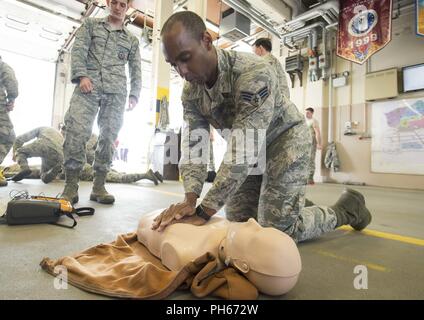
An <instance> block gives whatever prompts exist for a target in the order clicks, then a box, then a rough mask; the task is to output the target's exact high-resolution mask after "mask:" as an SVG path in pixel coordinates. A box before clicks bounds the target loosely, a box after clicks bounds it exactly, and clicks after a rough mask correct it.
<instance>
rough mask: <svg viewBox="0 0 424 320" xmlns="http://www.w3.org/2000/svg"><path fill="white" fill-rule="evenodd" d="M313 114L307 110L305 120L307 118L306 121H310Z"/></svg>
mask: <svg viewBox="0 0 424 320" xmlns="http://www.w3.org/2000/svg"><path fill="white" fill-rule="evenodd" d="M313 115H314V114H313V113H312V112H311V111H309V110H307V111H306V118H308V119H312V116H313Z"/></svg>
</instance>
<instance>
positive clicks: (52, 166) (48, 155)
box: [16, 139, 63, 181]
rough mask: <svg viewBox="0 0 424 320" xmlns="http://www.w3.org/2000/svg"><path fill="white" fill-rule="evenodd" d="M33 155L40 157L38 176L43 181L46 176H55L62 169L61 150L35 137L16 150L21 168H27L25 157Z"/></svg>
mask: <svg viewBox="0 0 424 320" xmlns="http://www.w3.org/2000/svg"><path fill="white" fill-rule="evenodd" d="M60 151H61V150H60ZM33 157H39V158H41V170H40V177H41V180H43V181H44V180H45V179H44V178H46V177H47V176H51V177H56V176H57V175H58V174H59V173H60V172H61V171H62V164H63V154H62V152H58V151H57V150H56V149H55V148H54V147H52V146H49V145H48V144H47V143H46V141H45V140H43V139H37V140H35V141H34V142H32V143H28V144H26V145H24V146H22V147H20V148H18V149H17V150H16V159H17V162H18V164H19V166H20V167H21V168H24V169H25V168H28V160H27V159H28V158H33ZM47 179H48V177H47Z"/></svg>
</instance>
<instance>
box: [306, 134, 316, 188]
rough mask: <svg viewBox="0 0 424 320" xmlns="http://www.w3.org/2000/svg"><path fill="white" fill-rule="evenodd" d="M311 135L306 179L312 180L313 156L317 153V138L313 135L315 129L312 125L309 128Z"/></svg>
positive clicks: (313, 170) (313, 169)
mask: <svg viewBox="0 0 424 320" xmlns="http://www.w3.org/2000/svg"><path fill="white" fill-rule="evenodd" d="M309 131H310V133H311V135H312V148H311V162H310V164H309V176H308V180H314V175H315V158H316V154H317V139H316V137H315V130H314V128H313V127H311V128H310V129H309Z"/></svg>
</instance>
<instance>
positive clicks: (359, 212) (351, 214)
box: [330, 188, 371, 231]
mask: <svg viewBox="0 0 424 320" xmlns="http://www.w3.org/2000/svg"><path fill="white" fill-rule="evenodd" d="M330 208H331V209H333V210H334V212H335V214H336V216H337V225H336V228H338V227H340V226H343V225H345V224H349V225H351V226H352V228H354V229H355V230H358V231H360V230H362V229H364V228H365V227H366V226H367V225H369V224H370V222H371V213H370V212H369V211H368V209H367V207H366V206H365V199H364V196H363V195H362V194H361V193H359V192H358V191H356V190H353V189H349V188H346V189H345V190H343V193H342V195H341V196H340V198H339V200H337V202H336V204H335V205H333V206H331V207H330Z"/></svg>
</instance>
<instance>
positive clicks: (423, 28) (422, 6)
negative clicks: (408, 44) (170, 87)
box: [415, 0, 424, 37]
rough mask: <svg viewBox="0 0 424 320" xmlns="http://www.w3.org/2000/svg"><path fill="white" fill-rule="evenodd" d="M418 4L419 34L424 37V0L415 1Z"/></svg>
mask: <svg viewBox="0 0 424 320" xmlns="http://www.w3.org/2000/svg"><path fill="white" fill-rule="evenodd" d="M415 1H416V2H417V3H416V4H417V5H416V7H417V34H418V35H419V36H423V37H424V0H415Z"/></svg>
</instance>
